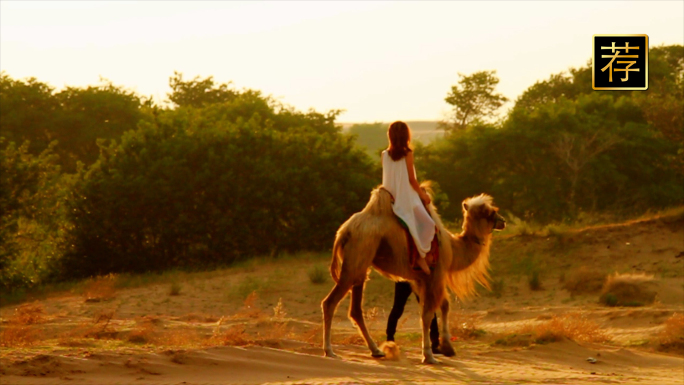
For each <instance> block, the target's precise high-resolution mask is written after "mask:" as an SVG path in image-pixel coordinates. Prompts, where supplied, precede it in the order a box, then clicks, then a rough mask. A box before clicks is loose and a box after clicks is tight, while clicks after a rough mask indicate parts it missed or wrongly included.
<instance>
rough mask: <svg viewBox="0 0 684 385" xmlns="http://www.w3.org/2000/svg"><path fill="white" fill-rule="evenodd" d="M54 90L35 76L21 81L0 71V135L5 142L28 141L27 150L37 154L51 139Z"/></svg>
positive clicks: (54, 117) (56, 106)
mask: <svg viewBox="0 0 684 385" xmlns="http://www.w3.org/2000/svg"><path fill="white" fill-rule="evenodd" d="M53 92H54V89H53V88H52V87H50V86H49V85H47V84H45V83H41V82H39V81H38V80H36V79H35V78H29V79H27V80H25V81H22V80H15V79H12V78H11V77H10V76H9V75H8V74H7V73H6V72H4V71H3V72H2V73H0V111H2V113H1V114H0V129H1V130H2V132H0V136H2V137H4V138H5V139H7V140H6V142H7V143H9V142H14V143H19V144H22V143H24V142H26V141H28V142H29V148H28V149H27V150H28V151H29V152H30V153H31V154H34V155H38V154H40V153H41V152H42V151H44V150H45V149H47V148H48V145H49V144H50V142H52V141H53V140H54V139H55V133H54V131H53V130H54V127H55V124H56V121H57V116H58V114H59V110H60V106H59V102H58V101H57V100H56V99H55V97H54V95H53Z"/></svg>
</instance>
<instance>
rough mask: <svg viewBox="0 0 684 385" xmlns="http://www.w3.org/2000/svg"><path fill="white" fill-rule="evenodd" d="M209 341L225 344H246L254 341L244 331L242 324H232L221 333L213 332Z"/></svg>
mask: <svg viewBox="0 0 684 385" xmlns="http://www.w3.org/2000/svg"><path fill="white" fill-rule="evenodd" d="M209 341H210V343H211V344H218V345H225V346H246V345H250V344H253V343H254V339H253V338H252V337H250V336H249V335H248V334H247V333H246V332H245V326H244V325H232V326H231V327H229V328H228V330H226V331H225V332H223V333H217V332H214V335H213V336H212V337H211V339H210V340H209Z"/></svg>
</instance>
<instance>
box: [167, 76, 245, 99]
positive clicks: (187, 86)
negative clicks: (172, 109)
mask: <svg viewBox="0 0 684 385" xmlns="http://www.w3.org/2000/svg"><path fill="white" fill-rule="evenodd" d="M169 86H170V87H171V90H172V92H170V93H168V94H167V95H168V97H169V100H170V101H171V102H172V103H173V104H174V105H175V106H176V107H202V106H206V105H208V104H214V103H222V102H229V101H231V100H233V99H235V97H236V96H237V95H238V92H237V91H235V90H232V89H231V88H230V83H228V84H225V83H224V84H219V85H218V86H217V85H216V84H215V83H214V78H213V77H212V76H209V77H207V78H206V79H200V77H199V76H196V77H195V78H193V79H192V80H188V81H186V80H183V74H182V73H180V72H174V73H173V76H171V77H170V78H169Z"/></svg>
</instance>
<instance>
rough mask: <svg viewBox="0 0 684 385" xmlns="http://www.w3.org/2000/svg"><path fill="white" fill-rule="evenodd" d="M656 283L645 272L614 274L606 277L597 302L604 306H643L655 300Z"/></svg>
mask: <svg viewBox="0 0 684 385" xmlns="http://www.w3.org/2000/svg"><path fill="white" fill-rule="evenodd" d="M656 289H657V284H656V283H655V281H654V280H653V276H651V275H645V274H617V273H616V274H614V275H611V276H609V277H608V278H607V279H606V283H605V284H604V285H603V290H602V292H601V297H600V298H599V302H601V303H602V304H604V305H606V306H644V305H647V304H651V303H653V302H654V301H655V299H656V295H657V291H656Z"/></svg>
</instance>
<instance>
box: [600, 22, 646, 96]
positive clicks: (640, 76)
mask: <svg viewBox="0 0 684 385" xmlns="http://www.w3.org/2000/svg"><path fill="white" fill-rule="evenodd" d="M591 80H592V82H591V88H593V89H595V90H613V91H643V90H647V89H648V35H594V53H593V56H592V60H591Z"/></svg>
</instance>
